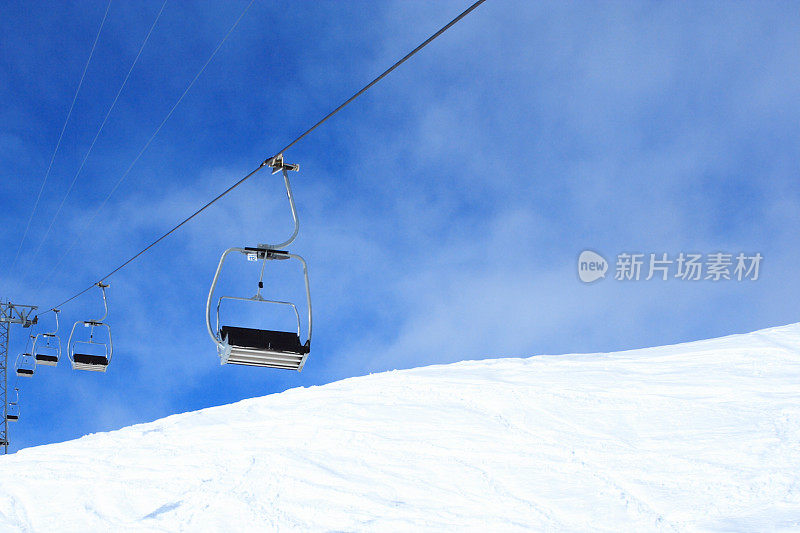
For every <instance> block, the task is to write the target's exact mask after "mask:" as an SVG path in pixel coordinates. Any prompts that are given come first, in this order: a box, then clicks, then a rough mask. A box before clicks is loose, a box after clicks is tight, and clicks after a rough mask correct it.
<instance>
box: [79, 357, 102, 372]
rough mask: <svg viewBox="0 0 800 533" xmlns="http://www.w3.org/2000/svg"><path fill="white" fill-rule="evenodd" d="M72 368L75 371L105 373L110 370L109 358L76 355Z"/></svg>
mask: <svg viewBox="0 0 800 533" xmlns="http://www.w3.org/2000/svg"><path fill="white" fill-rule="evenodd" d="M72 368H73V369H74V370H90V371H93V372H105V371H106V368H108V358H107V357H105V356H103V355H88V354H82V353H76V354H73V355H72Z"/></svg>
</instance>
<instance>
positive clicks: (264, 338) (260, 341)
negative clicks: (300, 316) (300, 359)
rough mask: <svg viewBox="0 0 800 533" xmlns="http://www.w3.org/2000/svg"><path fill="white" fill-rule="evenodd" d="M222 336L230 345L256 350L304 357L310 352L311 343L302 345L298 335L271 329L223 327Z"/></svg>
mask: <svg viewBox="0 0 800 533" xmlns="http://www.w3.org/2000/svg"><path fill="white" fill-rule="evenodd" d="M220 336H221V337H222V338H223V339H224V338H225V337H227V338H228V344H230V345H231V346H239V347H241V348H252V349H255V350H270V351H274V352H279V353H293V354H299V355H304V354H307V353H308V352H309V349H310V346H309V343H308V342H306V343H305V344H300V337H298V336H297V333H294V332H290V331H272V330H269V329H253V328H237V327H233V326H222V329H221V330H220Z"/></svg>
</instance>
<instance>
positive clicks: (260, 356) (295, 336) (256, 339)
mask: <svg viewBox="0 0 800 533" xmlns="http://www.w3.org/2000/svg"><path fill="white" fill-rule="evenodd" d="M268 164H269V166H271V167H272V169H273V171H272V173H273V174H276V173H277V172H281V173H282V174H283V181H284V185H285V186H286V196H287V197H288V199H289V208H290V209H291V211H292V219H293V220H294V231H293V232H292V234H291V236H289V238H288V239H287V240H285V241H284V242H282V243H279V244H259V245H258V246H256V247H244V248H238V247H237V248H228V249H227V250H225V252H223V254H222V257H221V258H220V260H219V264H218V265H217V271H216V273H215V274H214V280H213V281H212V283H211V289H210V290H209V291H208V299H207V300H206V328H207V329H208V334H209V335H210V336H211V339H212V340H213V341H214V344H216V345H217V353H218V355H219V357H220V364H226V363H228V364H236V365H249V366H263V367H270V368H284V369H288V370H297V371H300V370H302V369H303V365H305V362H306V358H307V357H308V354H309V352H310V351H311V326H312V320H311V290H310V288H309V282H308V266H307V264H306V261H305V259H303V258H302V257H301V256H299V255H297V254H293V253H290V252H288V251H286V250H283V248H285V247H286V246H288V245H290V244H291V243H292V242H293V241H294V240H295V238H296V237H297V233H298V232H299V230H300V222H299V219H298V218H297V209H296V208H295V205H294V197H293V196H292V188H291V185H290V184H289V171H297V170H299V166H298V165H289V164H285V163H284V162H283V154H280V155H277V156H275V157H274V158H272V159H271V160H270V161H269V163H268ZM232 252H239V253H242V254H244V255H245V256H247V259H248V261H263V263H262V265H261V275H260V277H259V280H258V290H257V291H256V294H255V296H252V297H250V298H247V297H240V296H220V297H219V299H218V300H217V306H216V322H215V325H216V327H214V328H212V327H211V304H212V300H213V297H214V289H215V288H216V286H217V281H218V280H219V275H220V272H221V271H222V265H223V264H224V263H225V259H226V258H227V257H228V255H229V254H231V253H232ZM287 259H294V260H297V261H299V262H300V264H301V265H302V267H303V277H304V279H305V289H306V305H307V310H308V337H307V339H306V341H305V343H301V341H300V336H301V323H300V313H299V312H298V310H297V306H296V305H295V304H294V303H292V302H284V301H279V300H269V299H266V298H264V297H263V296H261V290H262V289H263V288H264V268H265V267H266V264H267V261H273V260H287ZM223 300H235V301H245V302H258V303H269V304H275V305H283V306H287V307H291V309H292V310H293V311H294V315H295V317H296V319H297V331H296V332H290V331H274V330H268V329H255V328H244V327H237V326H227V325H223V326H221V327H220V316H219V315H220V305H221V304H222V301H223Z"/></svg>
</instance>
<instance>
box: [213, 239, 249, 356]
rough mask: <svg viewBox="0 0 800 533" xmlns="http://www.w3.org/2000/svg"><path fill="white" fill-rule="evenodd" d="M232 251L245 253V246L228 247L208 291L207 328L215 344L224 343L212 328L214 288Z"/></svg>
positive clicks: (220, 259)
mask: <svg viewBox="0 0 800 533" xmlns="http://www.w3.org/2000/svg"><path fill="white" fill-rule="evenodd" d="M231 252H242V253H245V249H244V248H228V249H227V250H225V251H224V252H222V257H220V258H219V264H218V265H217V271H216V272H215V273H214V281H212V282H211V289H209V291H208V299H207V300H206V329H208V334H209V336H210V337H211V340H213V341H214V344H216V345H217V346H221V345H222V339H220V338H219V337H218V336H217V335H218V334H217V333H215V332H214V331H212V329H211V299H212V298H213V297H214V289H216V287H217V281H219V273H220V272H221V271H222V264H223V263H224V262H225V259H226V258H227V257H228V254H229V253H231Z"/></svg>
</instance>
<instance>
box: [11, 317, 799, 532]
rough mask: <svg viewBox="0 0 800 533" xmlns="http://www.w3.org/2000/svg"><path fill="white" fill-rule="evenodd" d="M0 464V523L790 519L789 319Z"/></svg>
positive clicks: (297, 397) (255, 402)
mask: <svg viewBox="0 0 800 533" xmlns="http://www.w3.org/2000/svg"><path fill="white" fill-rule="evenodd" d="M254 371H260V370H254ZM0 479H2V486H1V487H0V530H2V531H15V530H23V531H25V530H33V531H130V530H134V531H141V530H147V531H151V530H152V531H180V530H188V531H248V530H253V531H272V530H312V531H316V530H319V531H322V530H346V531H395V530H404V531H410V530H436V531H439V530H454V531H462V530H473V531H475V530H479V531H513V530H523V529H535V530H572V531H588V530H592V531H603V530H606V531H650V530H656V531H661V530H664V531H672V530H677V531H694V530H704V531H707V530H712V531H714V530H715V531H731V530H739V531H773V530H795V531H798V530H800V324H796V325H791V326H785V327H779V328H772V329H769V330H764V331H760V332H755V333H751V334H747V335H736V336H731V337H725V338H721V339H715V340H709V341H701V342H693V343H688V344H681V345H677V346H668V347H662V348H650V349H643V350H633V351H627V352H619V353H611V354H590V355H562V356H539V357H532V358H528V359H494V360H485V361H469V362H462V363H457V364H451V365H441V366H431V367H426V368H419V369H414V370H407V371H394V372H387V373H382V374H374V375H370V376H364V377H358V378H352V379H347V380H344V381H341V382H337V383H332V384H329V385H325V386H322V387H311V388H308V389H293V390H289V391H287V392H284V393H282V394H275V395H271V396H266V397H263V398H254V399H250V400H245V401H242V402H238V403H236V404H232V405H226V406H221V407H214V408H210V409H204V410H202V411H197V412H193V413H186V414H181V415H175V416H170V417H168V418H165V419H162V420H158V421H155V422H152V423H148V424H140V425H136V426H131V427H128V428H124V429H122V430H119V431H113V432H109V433H99V434H93V435H89V436H86V437H83V438H81V439H78V440H74V441H70V442H64V443H59V444H51V445H48V446H40V447H36V448H29V449H25V450H21V451H20V452H18V453H16V454H14V455H11V456H6V457H1V458H0Z"/></svg>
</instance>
